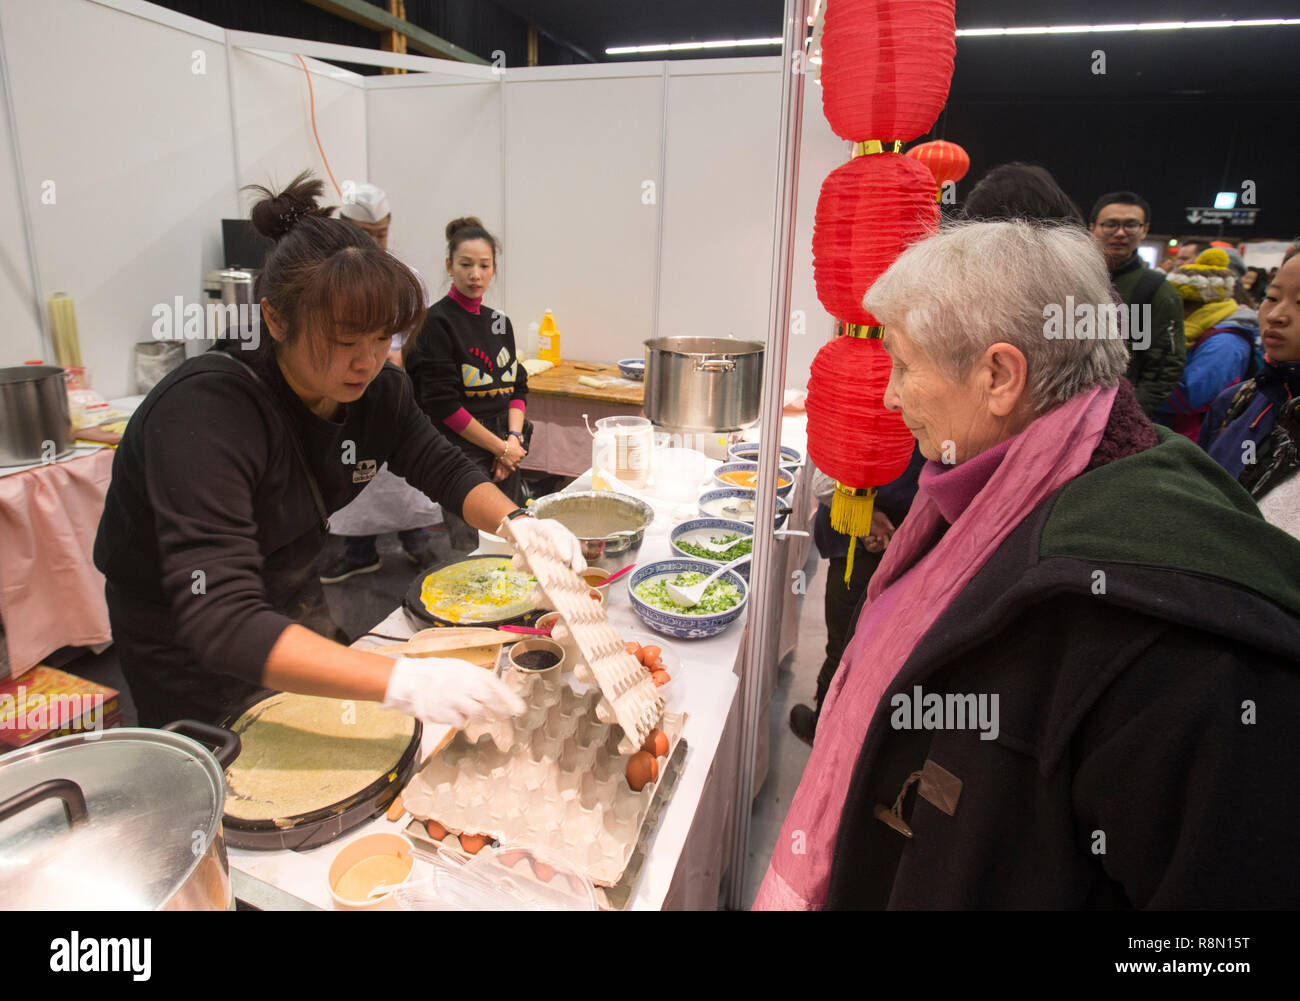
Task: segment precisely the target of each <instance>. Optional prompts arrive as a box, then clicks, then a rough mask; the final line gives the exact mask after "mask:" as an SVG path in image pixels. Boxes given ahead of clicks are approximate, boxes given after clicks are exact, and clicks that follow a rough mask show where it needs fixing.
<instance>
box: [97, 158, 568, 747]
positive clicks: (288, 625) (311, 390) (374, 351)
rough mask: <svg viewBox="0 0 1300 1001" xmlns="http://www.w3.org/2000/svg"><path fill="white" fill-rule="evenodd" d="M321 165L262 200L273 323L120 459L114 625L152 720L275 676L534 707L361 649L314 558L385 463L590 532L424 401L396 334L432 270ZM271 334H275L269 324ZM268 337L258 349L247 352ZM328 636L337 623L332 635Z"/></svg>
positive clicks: (185, 381)
mask: <svg viewBox="0 0 1300 1001" xmlns="http://www.w3.org/2000/svg"><path fill="white" fill-rule="evenodd" d="M322 187H323V186H322V184H321V182H320V181H318V180H313V179H311V178H310V175H308V174H306V173H303V174H301V175H299V176H298V177H297V178H295V180H294V181H293V182H292V183H291V184H290V185H289V187H288V189H286V190H285V191H284V192H282V193H281V194H279V195H273V194H272V193H271V192H270V191H268V190H266V189H263V188H259V189H256V190H259V191H261V192H262V193H263V194H264V195H265V196H266V197H264V198H263V199H262V200H261V201H259V202H258V203H257V204H256V205H255V206H254V207H253V212H252V219H253V224H254V225H255V226H256V227H257V229H258V230H259V231H260V232H262V233H263V234H265V235H266V236H268V237H271V238H272V239H274V240H275V241H276V242H275V246H274V247H273V249H272V250H271V251H270V253H269V254H268V255H267V258H266V262H265V265H264V267H263V269H262V271H261V273H260V275H259V276H258V279H257V295H258V298H259V302H260V311H261V320H262V321H263V327H264V329H265V331H266V332H267V333H269V335H270V336H269V337H249V338H246V339H228V340H225V341H221V342H219V343H218V346H217V347H216V348H214V349H213V350H211V351H209V352H207V353H206V354H204V355H200V356H198V357H195V358H191V359H190V360H188V361H187V362H185V364H183V365H182V366H181V367H180V368H179V369H177V370H176V371H175V372H173V373H172V374H171V375H169V376H168V377H167V378H166V379H164V380H163V381H162V382H161V383H159V384H158V386H157V387H156V388H155V389H154V390H153V391H152V392H151V393H150V394H149V395H148V396H147V397H146V398H145V400H144V402H143V403H142V404H141V405H140V408H139V409H138V410H137V411H136V413H135V415H134V416H133V417H132V418H131V422H130V424H129V425H128V427H127V430H126V433H125V435H124V436H123V439H122V443H121V445H120V447H119V448H118V451H117V455H116V457H115V458H114V461H113V480H112V483H111V485H110V486H109V490H108V497H107V499H106V502H105V505H104V515H103V518H102V520H101V521H100V525H99V535H98V537H97V538H96V540H95V565H96V566H97V567H99V569H100V570H102V571H103V573H104V575H105V577H106V578H107V586H106V588H105V591H106V595H107V599H108V610H109V618H110V620H111V623H112V627H113V639H114V642H115V643H116V644H117V648H118V656H119V659H120V662H121V665H122V670H123V673H124V674H125V676H126V678H127V681H128V682H129V683H130V685H131V690H132V694H133V696H134V698H135V703H136V706H137V707H138V710H139V715H140V722H141V724H142V725H146V726H156V725H161V724H164V723H167V722H170V721H172V720H174V719H178V718H182V717H189V718H198V719H201V720H209V721H215V720H217V719H219V718H220V717H222V716H223V715H225V714H226V713H227V712H229V711H230V710H232V709H233V708H234V707H235V706H236V705H237V704H239V703H241V702H244V701H245V700H247V699H249V698H251V697H252V696H253V695H254V694H255V693H257V692H258V691H259V690H260V689H264V688H271V689H278V690H281V691H290V692H299V693H302V694H306V695H321V696H327V697H332V698H339V699H360V700H366V701H373V702H382V703H383V704H384V705H385V706H387V707H389V708H392V709H397V710H400V711H402V712H405V713H407V714H409V715H412V716H416V717H418V718H420V719H422V720H425V721H427V722H431V723H445V724H450V725H452V726H456V727H460V726H463V725H464V724H465V723H466V722H467V721H468V720H471V719H481V718H489V717H493V716H501V715H505V714H508V713H512V712H519V711H522V710H523V705H522V703H521V702H520V700H519V699H518V698H516V697H515V696H514V695H513V694H512V693H511V692H509V691H508V690H507V689H506V688H505V686H504V685H503V684H501V682H499V681H498V680H497V679H496V678H495V677H493V675H492V673H491V672H490V671H484V670H482V669H481V668H478V667H474V666H473V665H471V664H469V663H466V662H464V661H457V660H446V659H430V658H421V659H419V660H409V659H406V658H401V659H399V660H396V661H394V660H393V659H391V658H389V657H384V656H381V655H379V654H376V653H367V652H364V651H359V650H351V649H349V648H347V647H346V646H342V645H340V644H339V643H337V642H334V640H333V639H327V638H326V636H329V637H333V638H341V631H340V630H339V629H338V627H337V626H335V625H334V623H333V622H332V621H331V620H330V618H329V614H328V612H327V610H326V609H325V604H324V599H323V592H322V590H321V587H320V584H319V582H318V581H317V579H316V575H315V573H314V572H313V571H314V564H315V561H316V558H317V555H318V553H319V551H320V548H321V545H322V543H323V541H324V539H325V533H326V525H325V518H326V514H325V512H329V511H334V510H338V509H339V508H341V507H342V506H343V505H344V504H346V503H348V502H349V501H350V500H352V498H353V497H355V496H356V495H357V494H358V493H360V492H361V489H362V487H364V486H365V484H366V482H367V481H368V480H369V479H370V478H372V477H373V476H374V475H375V471H376V470H377V469H378V468H379V466H380V465H382V464H383V463H384V462H387V463H388V464H389V468H391V469H392V470H393V471H394V472H396V473H398V474H399V475H401V476H403V477H405V478H406V480H407V481H408V482H410V483H411V484H412V485H414V486H416V487H417V488H419V489H421V490H423V491H424V492H425V493H427V494H428V495H429V496H430V497H432V498H433V499H435V500H436V501H438V502H439V503H440V504H442V505H443V506H444V507H447V508H450V509H452V510H455V511H459V512H461V513H462V515H463V517H464V518H465V520H466V521H468V522H469V523H470V524H472V525H476V526H478V527H480V528H483V529H487V530H489V531H493V532H498V533H499V532H500V531H501V529H500V528H499V527H498V526H500V525H503V524H504V521H505V520H507V519H513V523H512V526H511V528H512V531H513V532H514V533H515V534H516V536H517V537H518V536H519V535H520V533H531V534H539V535H543V536H545V537H546V538H547V539H548V540H549V541H550V542H551V543H552V544H553V545H554V546H555V547H556V548H557V549H558V550H559V551H560V553H561V554H563V556H564V557H565V558H567V559H569V560H570V562H571V563H573V564H574V565H575V566H576V567H577V568H579V569H581V568H582V566H583V565H584V564H583V562H582V557H581V553H580V550H579V547H578V544H577V540H576V539H574V538H573V536H572V535H571V534H569V532H568V531H567V530H566V529H564V527H563V526H562V525H560V524H559V523H558V522H555V521H538V520H536V519H534V518H531V517H528V516H527V515H526V513H525V512H522V511H518V510H516V509H515V504H514V503H513V502H512V501H511V500H510V499H509V498H508V497H506V496H505V495H504V494H503V493H501V491H500V490H498V489H497V488H496V487H495V486H493V485H492V484H491V483H489V482H488V481H487V478H486V477H485V476H484V475H483V474H482V473H481V472H480V471H479V470H478V469H477V468H476V467H475V466H474V465H473V464H472V463H471V462H470V461H469V460H468V459H466V458H465V457H464V456H463V454H462V453H461V452H460V450H459V449H456V448H455V447H453V446H452V445H450V444H449V443H448V442H447V441H446V440H445V439H444V438H443V437H442V436H441V435H440V434H439V433H438V432H437V431H436V430H434V428H433V426H432V425H431V424H430V423H429V421H428V419H427V418H426V417H425V416H424V414H423V413H421V411H420V409H419V407H418V406H416V403H415V400H414V399H413V397H412V394H411V389H410V384H409V382H408V381H407V378H406V376H405V375H404V374H403V372H402V371H401V370H400V369H398V368H396V367H395V366H393V365H391V364H385V360H386V357H387V355H388V352H389V349H390V341H391V338H392V335H393V334H394V333H395V332H396V331H401V330H410V329H412V328H413V327H414V328H416V329H418V328H419V325H420V323H421V320H422V319H423V313H424V303H423V297H422V293H421V289H420V283H419V281H418V280H417V279H416V278H415V276H414V275H413V274H412V273H411V272H410V270H408V269H407V268H406V267H405V266H404V265H403V264H402V263H401V262H399V261H398V260H397V259H396V258H395V257H392V256H391V255H389V254H386V253H385V252H384V251H383V250H381V249H380V248H379V247H378V246H377V245H376V244H375V242H374V241H373V240H371V238H370V237H369V236H367V235H366V234H365V233H364V232H362V230H361V229H359V228H358V227H357V226H355V225H353V224H352V223H350V222H347V221H344V220H341V219H332V218H329V214H330V212H331V211H332V210H331V209H324V208H319V207H318V206H317V204H316V199H317V197H319V195H320V194H321V191H322ZM255 332H256V331H255ZM244 344H249V345H252V346H253V348H254V349H253V350H249V351H245V350H240V348H239V347H238V346H239V345H244ZM321 634H323V635H321Z"/></svg>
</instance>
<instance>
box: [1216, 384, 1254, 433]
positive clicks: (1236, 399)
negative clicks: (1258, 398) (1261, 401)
mask: <svg viewBox="0 0 1300 1001" xmlns="http://www.w3.org/2000/svg"><path fill="white" fill-rule="evenodd" d="M1255 388H1256V387H1255V380H1254V379H1250V380H1248V381H1246V382H1243V383H1242V384H1241V388H1240V389H1239V390H1237V393H1236V395H1235V396H1233V398H1232V402H1231V403H1230V404H1228V411H1227V413H1225V414H1224V415H1223V427H1227V426H1228V425H1229V424H1231V423H1232V422H1233V421H1235V420H1236V419H1237V418H1238V417H1240V416H1241V415H1242V414H1244V413H1245V412H1246V408H1247V407H1249V406H1250V401H1251V400H1253V399H1254V398H1255Z"/></svg>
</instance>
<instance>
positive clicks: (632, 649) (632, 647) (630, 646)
mask: <svg viewBox="0 0 1300 1001" xmlns="http://www.w3.org/2000/svg"><path fill="white" fill-rule="evenodd" d="M623 649H624V650H626V651H627V652H628V653H630V654H632V655H633V656H635V655H636V652H637V651H638V650H640V649H641V644H640V643H633V642H632V641H631V640H628V642H627V643H625V644H624V645H623Z"/></svg>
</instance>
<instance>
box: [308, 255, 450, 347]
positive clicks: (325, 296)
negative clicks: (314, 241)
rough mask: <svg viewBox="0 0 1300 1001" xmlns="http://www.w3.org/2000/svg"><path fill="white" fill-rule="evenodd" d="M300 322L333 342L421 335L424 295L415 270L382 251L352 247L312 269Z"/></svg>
mask: <svg viewBox="0 0 1300 1001" xmlns="http://www.w3.org/2000/svg"><path fill="white" fill-rule="evenodd" d="M301 302H302V307H303V308H302V311H301V313H300V322H301V323H302V325H303V326H304V327H305V328H306V329H307V330H309V331H311V332H312V333H313V334H315V335H316V336H318V337H319V336H322V335H324V339H325V340H326V341H327V342H328V341H337V340H338V339H340V338H342V337H348V336H355V335H357V334H369V333H376V332H378V331H383V332H385V333H387V334H389V335H392V334H399V333H401V332H402V331H404V330H411V329H412V328H415V329H418V328H419V327H420V325H421V324H423V322H424V313H425V308H424V289H423V288H421V286H420V281H419V279H418V278H416V277H415V275H414V273H412V271H411V269H410V268H408V267H407V266H406V265H405V264H403V263H402V262H401V261H399V260H398V259H397V258H396V257H394V256H393V255H392V254H389V253H388V252H387V251H383V250H380V249H379V248H378V247H373V248H372V247H348V248H347V249H345V250H340V251H338V252H337V253H334V254H331V255H330V256H329V257H327V258H326V259H325V260H323V261H321V262H319V263H318V264H316V265H315V266H314V267H313V268H312V273H311V275H310V276H307V280H306V281H305V282H304V283H303V296H302V299H301Z"/></svg>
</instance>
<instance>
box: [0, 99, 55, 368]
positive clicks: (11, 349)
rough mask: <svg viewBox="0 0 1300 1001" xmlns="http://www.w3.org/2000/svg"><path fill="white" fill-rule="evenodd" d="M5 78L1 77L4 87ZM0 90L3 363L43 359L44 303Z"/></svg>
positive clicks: (0, 337) (0, 339)
mask: <svg viewBox="0 0 1300 1001" xmlns="http://www.w3.org/2000/svg"><path fill="white" fill-rule="evenodd" d="M3 85H4V84H3V81H0V87H2V86H3ZM7 97H8V95H5V94H0V318H3V322H4V329H3V332H0V367H4V366H9V365H21V364H22V363H23V362H25V361H28V360H31V359H38V358H39V359H44V358H45V355H46V346H45V344H44V343H43V342H42V340H41V321H40V317H39V310H40V309H41V305H40V303H39V302H38V300H37V296H36V293H35V291H34V290H33V289H32V272H31V267H30V266H29V264H28V259H27V240H26V238H25V237H24V235H23V216H22V207H21V202H20V201H19V198H20V193H19V186H18V176H17V169H16V166H15V164H14V157H13V139H12V137H11V135H10V132H9V116H8V114H6V113H5V109H4V100H5V99H6V98H7Z"/></svg>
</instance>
